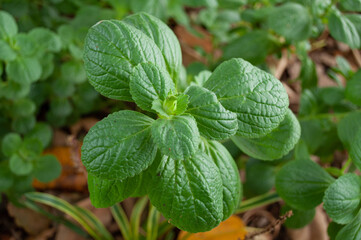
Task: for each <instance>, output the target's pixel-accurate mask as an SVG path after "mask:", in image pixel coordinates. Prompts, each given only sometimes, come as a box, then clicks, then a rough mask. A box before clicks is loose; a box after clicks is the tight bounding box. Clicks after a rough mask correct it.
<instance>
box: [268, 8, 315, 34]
mask: <svg viewBox="0 0 361 240" xmlns="http://www.w3.org/2000/svg"><path fill="white" fill-rule="evenodd" d="M266 24H267V26H268V27H270V28H271V29H273V30H274V31H275V32H276V33H278V34H279V35H281V36H284V37H285V38H286V39H287V40H288V41H301V40H305V39H307V38H308V37H309V36H310V35H311V26H312V18H311V15H310V14H309V13H308V10H307V9H306V8H305V7H304V6H302V5H300V4H297V3H286V4H283V5H282V6H280V7H276V8H274V9H272V10H271V11H270V14H269V15H268V18H267V20H266Z"/></svg>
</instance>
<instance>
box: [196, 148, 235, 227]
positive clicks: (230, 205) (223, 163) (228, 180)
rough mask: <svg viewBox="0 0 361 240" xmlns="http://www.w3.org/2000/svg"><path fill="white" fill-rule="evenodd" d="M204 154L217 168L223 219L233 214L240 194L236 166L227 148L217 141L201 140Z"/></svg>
mask: <svg viewBox="0 0 361 240" xmlns="http://www.w3.org/2000/svg"><path fill="white" fill-rule="evenodd" d="M203 144H204V147H205V152H206V154H207V155H208V156H209V157H210V158H211V159H212V160H213V161H214V163H215V164H216V166H217V167H218V169H219V173H220V175H221V178H222V184H223V219H222V220H225V219H227V218H228V217H229V216H231V215H232V214H233V212H234V211H235V210H236V208H237V207H238V205H239V202H240V200H241V196H242V185H241V179H240V177H239V172H238V168H237V166H236V163H235V162H234V160H233V158H232V156H231V154H230V153H229V152H228V150H227V149H226V148H225V147H224V146H223V145H222V144H221V143H219V142H217V141H203Z"/></svg>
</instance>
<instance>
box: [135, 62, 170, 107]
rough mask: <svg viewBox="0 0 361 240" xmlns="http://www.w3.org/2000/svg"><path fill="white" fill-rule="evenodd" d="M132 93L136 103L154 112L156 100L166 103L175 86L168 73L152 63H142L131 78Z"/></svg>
mask: <svg viewBox="0 0 361 240" xmlns="http://www.w3.org/2000/svg"><path fill="white" fill-rule="evenodd" d="M129 86H130V93H131V94H132V98H133V100H134V101H135V103H136V104H137V105H138V106H139V107H140V108H142V109H143V110H146V111H150V112H153V111H154V110H153V109H152V104H153V101H154V100H157V99H160V100H162V101H164V100H165V99H166V97H167V95H168V93H169V92H170V91H171V90H172V91H173V92H174V91H175V86H174V83H173V81H172V79H171V78H170V76H169V74H168V72H166V71H165V70H163V69H161V68H159V67H157V66H156V65H154V64H151V63H141V64H139V65H138V66H137V67H135V68H134V71H133V73H132V75H131V76H130V84H129Z"/></svg>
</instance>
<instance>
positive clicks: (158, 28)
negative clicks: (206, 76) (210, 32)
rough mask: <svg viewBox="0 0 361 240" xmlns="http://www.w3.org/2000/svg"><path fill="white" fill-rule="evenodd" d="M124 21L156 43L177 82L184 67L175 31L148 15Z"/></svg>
mask: <svg viewBox="0 0 361 240" xmlns="http://www.w3.org/2000/svg"><path fill="white" fill-rule="evenodd" d="M157 8H159V6H157ZM123 21H125V22H126V23H128V24H131V25H133V26H134V27H136V28H137V29H139V30H141V31H142V32H143V33H144V34H146V35H147V36H148V37H150V38H151V39H152V40H153V41H154V42H155V44H156V45H157V46H158V47H159V49H160V50H161V52H162V54H163V57H164V60H165V63H166V66H167V70H168V72H169V74H170V75H171V77H172V79H173V80H176V79H177V78H178V76H179V73H180V68H181V66H182V52H181V48H180V45H179V42H178V39H177V37H176V36H175V34H174V33H173V31H172V30H171V29H170V28H169V27H168V26H167V25H166V24H165V23H164V22H162V21H160V20H159V19H158V18H155V17H153V16H151V15H149V14H146V13H137V14H133V15H131V16H129V17H126V18H125V19H124V20H123Z"/></svg>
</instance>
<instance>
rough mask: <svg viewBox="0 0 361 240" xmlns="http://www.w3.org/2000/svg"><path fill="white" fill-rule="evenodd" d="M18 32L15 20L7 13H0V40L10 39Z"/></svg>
mask: <svg viewBox="0 0 361 240" xmlns="http://www.w3.org/2000/svg"><path fill="white" fill-rule="evenodd" d="M17 32H18V26H17V25H16V22H15V19H14V18H13V16H11V15H10V14H9V13H7V12H5V11H0V39H5V38H10V37H13V36H15V34H16V33H17Z"/></svg>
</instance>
